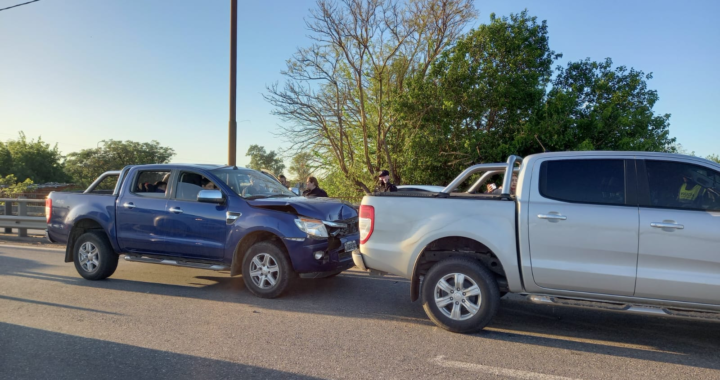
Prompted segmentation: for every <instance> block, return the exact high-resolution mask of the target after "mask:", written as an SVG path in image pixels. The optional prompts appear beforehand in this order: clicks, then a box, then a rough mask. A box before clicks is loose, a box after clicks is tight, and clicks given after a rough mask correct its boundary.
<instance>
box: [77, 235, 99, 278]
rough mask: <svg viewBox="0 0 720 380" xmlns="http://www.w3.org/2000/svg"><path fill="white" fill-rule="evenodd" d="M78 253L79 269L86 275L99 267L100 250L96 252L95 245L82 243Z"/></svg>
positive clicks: (87, 242)
mask: <svg viewBox="0 0 720 380" xmlns="http://www.w3.org/2000/svg"><path fill="white" fill-rule="evenodd" d="M78 253H79V254H80V267H81V268H82V269H83V270H84V271H86V272H88V273H93V272H95V271H97V269H98V267H99V266H100V250H98V248H97V247H96V246H95V244H93V243H91V242H89V241H86V242H85V243H82V245H80V250H78Z"/></svg>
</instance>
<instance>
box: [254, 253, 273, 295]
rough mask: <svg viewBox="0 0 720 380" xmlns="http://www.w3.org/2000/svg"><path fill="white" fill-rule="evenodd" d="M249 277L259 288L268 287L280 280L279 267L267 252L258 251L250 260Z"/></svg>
mask: <svg viewBox="0 0 720 380" xmlns="http://www.w3.org/2000/svg"><path fill="white" fill-rule="evenodd" d="M250 278H251V279H252V282H253V284H255V286H257V287H258V288H260V289H270V288H272V287H274V286H275V285H276V284H277V283H278V281H279V280H280V267H279V266H278V263H277V261H275V259H274V258H273V257H272V256H270V254H267V253H258V254H257V255H255V257H253V258H252V260H251V261H250Z"/></svg>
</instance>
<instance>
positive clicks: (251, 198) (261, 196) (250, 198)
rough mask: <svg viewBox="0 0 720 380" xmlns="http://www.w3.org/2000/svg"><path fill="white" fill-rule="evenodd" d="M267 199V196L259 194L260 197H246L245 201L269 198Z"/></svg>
mask: <svg viewBox="0 0 720 380" xmlns="http://www.w3.org/2000/svg"><path fill="white" fill-rule="evenodd" d="M267 197H268V196H267V195H260V194H258V195H251V196H249V197H245V199H248V200H253V199H261V198H267Z"/></svg>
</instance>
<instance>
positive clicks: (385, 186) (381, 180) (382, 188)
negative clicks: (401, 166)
mask: <svg viewBox="0 0 720 380" xmlns="http://www.w3.org/2000/svg"><path fill="white" fill-rule="evenodd" d="M395 191H398V189H397V186H395V185H393V184H392V183H391V182H390V172H389V171H387V170H383V171H381V172H380V173H379V174H378V185H377V187H376V188H375V192H376V193H389V192H395Z"/></svg>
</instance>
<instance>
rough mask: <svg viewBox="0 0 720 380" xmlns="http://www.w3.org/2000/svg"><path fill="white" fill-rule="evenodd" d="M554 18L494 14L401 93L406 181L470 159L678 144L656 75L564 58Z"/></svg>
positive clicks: (437, 180) (437, 178) (444, 175)
mask: <svg viewBox="0 0 720 380" xmlns="http://www.w3.org/2000/svg"><path fill="white" fill-rule="evenodd" d="M559 56H560V55H559V54H555V52H553V51H552V50H551V49H550V46H549V38H548V29H547V25H546V23H545V22H542V23H538V22H537V20H536V18H535V17H530V16H529V15H528V13H527V11H524V12H521V13H520V14H512V15H510V17H509V18H508V17H505V18H496V17H495V16H494V15H491V22H490V24H488V25H483V26H480V27H479V28H478V29H477V30H473V31H470V32H469V33H468V34H467V35H466V36H464V37H462V38H460V39H459V40H458V41H457V42H456V43H455V45H454V46H452V47H451V48H450V49H448V50H447V51H446V52H445V53H443V54H442V55H441V56H440V57H439V58H438V59H437V61H436V62H435V63H434V64H433V66H432V68H431V69H430V72H429V74H428V76H427V77H425V78H416V80H414V81H413V82H412V84H411V85H410V90H409V91H408V92H407V94H406V95H405V96H404V97H403V98H402V100H401V101H400V102H398V103H397V107H398V109H399V110H400V113H401V114H402V117H401V123H402V124H403V126H404V127H405V128H407V130H408V132H407V133H409V134H411V136H412V137H411V138H410V139H409V143H407V144H406V145H405V152H404V153H403V155H402V157H401V160H402V161H401V163H400V164H399V165H398V166H400V167H402V168H403V173H402V177H403V179H404V182H405V183H418V184H436V185H445V184H447V183H448V182H449V181H450V180H451V179H452V178H454V177H455V176H456V175H457V174H458V173H460V172H461V171H462V170H463V169H465V168H466V167H467V166H469V165H471V164H475V163H481V162H499V161H504V160H505V159H506V158H507V156H508V155H511V154H517V155H520V156H527V155H529V154H533V153H539V152H543V151H567V150H625V151H627V150H639V151H665V152H674V151H675V150H676V148H675V146H676V144H675V139H674V138H671V137H670V136H669V118H670V115H669V114H666V115H656V114H655V113H654V112H653V110H652V109H653V107H654V105H655V103H656V102H657V100H658V94H657V92H656V91H654V90H650V89H648V87H647V81H648V80H650V79H651V78H652V75H650V74H648V75H645V74H644V73H643V72H642V71H637V70H635V69H632V68H631V69H628V68H626V67H624V66H619V67H616V68H613V63H612V61H611V60H610V59H606V60H605V61H604V62H593V61H590V60H589V59H587V60H583V61H578V62H570V63H569V64H568V65H567V67H565V68H562V67H558V68H557V71H556V72H555V79H554V80H553V79H552V77H553V71H552V63H553V61H554V60H555V59H557V58H558V57H559Z"/></svg>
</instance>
